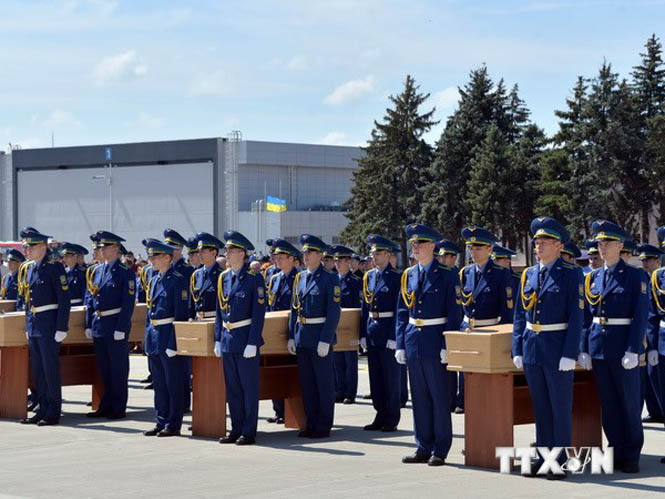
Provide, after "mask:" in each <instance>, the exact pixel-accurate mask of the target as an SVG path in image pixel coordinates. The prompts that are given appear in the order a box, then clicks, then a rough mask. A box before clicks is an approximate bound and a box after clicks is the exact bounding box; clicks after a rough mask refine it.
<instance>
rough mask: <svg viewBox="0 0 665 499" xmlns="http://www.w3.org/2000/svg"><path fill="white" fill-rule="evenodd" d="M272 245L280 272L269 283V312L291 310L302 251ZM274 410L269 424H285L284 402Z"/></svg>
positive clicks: (274, 242) (287, 245)
mask: <svg viewBox="0 0 665 499" xmlns="http://www.w3.org/2000/svg"><path fill="white" fill-rule="evenodd" d="M269 241H270V243H271V245H272V254H273V260H274V262H275V265H277V268H278V270H279V271H278V272H273V273H272V275H271V277H270V280H269V281H267V285H266V290H267V294H268V311H270V312H273V311H277V310H290V309H291V298H292V296H293V281H294V280H295V278H296V274H297V273H298V269H297V268H296V259H297V258H301V255H300V251H298V250H297V249H296V247H295V246H293V245H292V244H291V243H290V242H288V241H287V240H285V239H275V240H272V239H269ZM272 408H273V410H274V411H275V416H274V417H269V418H268V419H267V421H268V423H277V424H284V400H283V399H273V401H272Z"/></svg>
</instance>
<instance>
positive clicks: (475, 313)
mask: <svg viewBox="0 0 665 499" xmlns="http://www.w3.org/2000/svg"><path fill="white" fill-rule="evenodd" d="M460 281H461V283H460V284H461V286H462V306H463V310H464V318H463V320H462V324H461V325H460V328H461V329H463V330H464V329H466V328H467V327H471V328H473V327H474V325H477V324H475V321H481V324H482V321H490V322H491V321H496V322H495V324H510V323H512V322H513V304H514V299H513V296H514V295H513V287H512V274H511V272H510V270H509V269H507V268H504V267H501V266H500V265H497V264H496V263H494V262H492V261H488V262H487V263H486V264H485V267H484V268H483V270H482V272H478V273H476V265H475V264H472V265H467V266H466V267H464V268H463V269H462V271H461V272H460ZM471 319H473V320H471ZM486 325H488V326H490V325H494V324H490V323H487V324H486Z"/></svg>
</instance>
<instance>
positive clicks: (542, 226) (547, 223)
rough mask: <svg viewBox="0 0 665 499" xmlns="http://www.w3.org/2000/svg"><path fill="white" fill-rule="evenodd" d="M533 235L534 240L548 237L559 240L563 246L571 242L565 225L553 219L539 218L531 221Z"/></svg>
mask: <svg viewBox="0 0 665 499" xmlns="http://www.w3.org/2000/svg"><path fill="white" fill-rule="evenodd" d="M531 235H532V237H533V238H534V239H536V238H538V237H548V238H550V239H557V240H558V241H560V242H561V243H562V244H566V243H567V242H568V241H570V233H569V232H568V229H566V228H565V227H564V226H563V225H561V224H560V223H559V222H558V221H556V220H555V219H553V218H552V217H538V218H534V219H533V220H532V221H531Z"/></svg>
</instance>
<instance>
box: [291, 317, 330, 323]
mask: <svg viewBox="0 0 665 499" xmlns="http://www.w3.org/2000/svg"><path fill="white" fill-rule="evenodd" d="M298 322H299V323H300V324H323V323H325V322H326V318H325V317H303V316H302V315H299V316H298Z"/></svg>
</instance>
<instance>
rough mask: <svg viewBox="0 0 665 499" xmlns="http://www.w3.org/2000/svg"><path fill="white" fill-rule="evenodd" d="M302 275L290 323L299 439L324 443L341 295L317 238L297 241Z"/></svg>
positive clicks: (329, 424) (332, 405)
mask: <svg viewBox="0 0 665 499" xmlns="http://www.w3.org/2000/svg"><path fill="white" fill-rule="evenodd" d="M300 244H301V245H302V250H303V255H304V259H305V270H303V271H302V272H299V273H298V274H297V275H296V278H295V281H294V283H293V303H292V305H291V317H290V320H289V340H288V342H287V348H288V351H289V353H291V354H294V355H296V356H297V362H298V374H299V377H300V387H301V389H302V400H303V405H304V408H305V416H306V418H307V424H306V427H305V430H303V431H301V432H300V433H299V434H298V436H299V437H306V438H326V437H328V436H329V435H330V430H331V428H332V425H333V418H334V413H335V379H334V367H333V355H332V353H333V352H332V346H333V345H334V344H335V343H336V342H337V335H336V331H337V325H338V324H339V318H340V314H341V306H340V304H341V299H342V291H341V289H340V284H339V277H338V276H337V274H335V273H333V272H331V271H330V270H328V269H327V268H324V266H323V265H322V263H321V260H322V257H323V253H324V252H325V251H326V250H327V247H326V244H325V243H324V242H323V241H321V239H319V238H318V237H316V236H313V235H310V234H303V235H301V236H300Z"/></svg>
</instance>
